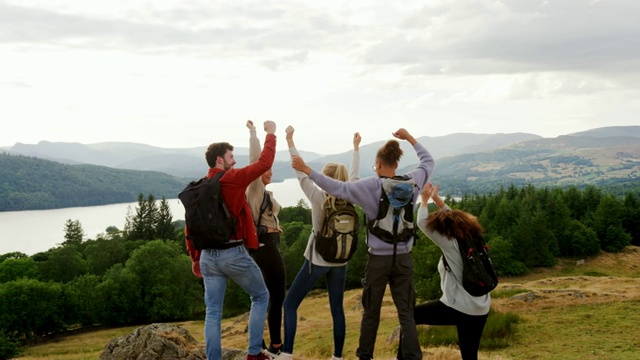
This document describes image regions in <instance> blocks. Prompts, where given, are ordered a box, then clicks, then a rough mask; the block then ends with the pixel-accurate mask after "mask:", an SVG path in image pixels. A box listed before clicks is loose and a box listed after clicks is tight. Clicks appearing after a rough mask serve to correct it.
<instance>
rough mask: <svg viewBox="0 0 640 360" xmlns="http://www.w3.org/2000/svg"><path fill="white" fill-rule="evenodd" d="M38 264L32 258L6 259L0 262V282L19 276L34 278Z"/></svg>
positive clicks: (36, 275)
mask: <svg viewBox="0 0 640 360" xmlns="http://www.w3.org/2000/svg"><path fill="white" fill-rule="evenodd" d="M37 277H38V266H37V264H36V262H35V261H34V260H33V259H32V258H23V259H7V260H5V261H3V262H0V283H5V282H9V281H13V280H17V279H20V278H28V279H36V278H37Z"/></svg>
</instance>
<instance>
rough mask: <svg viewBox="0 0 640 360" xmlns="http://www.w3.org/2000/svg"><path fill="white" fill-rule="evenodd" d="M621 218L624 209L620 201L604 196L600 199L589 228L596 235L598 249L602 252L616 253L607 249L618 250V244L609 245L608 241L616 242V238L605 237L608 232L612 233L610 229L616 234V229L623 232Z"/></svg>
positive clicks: (612, 236) (610, 196)
mask: <svg viewBox="0 0 640 360" xmlns="http://www.w3.org/2000/svg"><path fill="white" fill-rule="evenodd" d="M623 216H624V208H623V206H622V203H621V202H620V201H618V200H617V199H616V198H615V197H613V196H612V195H604V196H602V197H601V199H600V203H599V204H598V206H597V207H596V208H595V211H594V212H593V220H592V222H591V224H592V225H591V228H592V229H593V230H595V232H596V234H598V239H600V248H602V249H603V250H605V251H616V250H607V249H617V248H618V246H619V244H612V243H609V240H613V241H614V242H617V241H618V236H614V235H611V236H610V237H607V233H608V232H609V231H612V230H610V229H611V228H615V229H616V230H615V232H616V233H617V229H618V228H620V229H622V231H623V232H624V229H623V227H622V219H623ZM612 234H613V233H612Z"/></svg>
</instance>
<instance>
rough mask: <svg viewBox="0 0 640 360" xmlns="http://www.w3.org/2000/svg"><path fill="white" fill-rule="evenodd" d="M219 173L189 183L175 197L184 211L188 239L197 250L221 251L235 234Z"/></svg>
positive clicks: (234, 221) (222, 172)
mask: <svg viewBox="0 0 640 360" xmlns="http://www.w3.org/2000/svg"><path fill="white" fill-rule="evenodd" d="M223 174H224V171H220V172H218V173H217V174H215V175H214V176H213V177H212V178H206V177H204V178H202V179H200V180H196V181H191V182H190V183H189V184H188V185H187V186H186V187H185V188H184V190H182V191H181V192H180V194H178V198H179V199H180V202H182V205H183V206H184V209H185V214H184V218H185V223H186V226H187V231H188V235H187V239H188V240H191V242H192V244H193V247H194V248H195V249H197V250H202V249H215V248H222V246H221V245H223V244H225V243H227V242H229V239H230V238H231V234H232V233H233V232H234V231H235V225H236V219H234V218H233V217H232V216H231V214H230V213H229V210H228V209H227V205H226V204H225V203H224V199H223V198H222V194H221V192H220V178H221V177H222V175H223Z"/></svg>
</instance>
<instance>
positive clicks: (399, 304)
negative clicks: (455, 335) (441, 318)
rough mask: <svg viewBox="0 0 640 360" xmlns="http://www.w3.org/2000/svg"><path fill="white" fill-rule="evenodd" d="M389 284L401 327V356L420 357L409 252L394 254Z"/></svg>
mask: <svg viewBox="0 0 640 360" xmlns="http://www.w3.org/2000/svg"><path fill="white" fill-rule="evenodd" d="M389 286H390V288H391V296H392V297H393V302H394V304H395V305H396V310H397V312H398V320H399V322H400V327H401V329H402V342H401V344H400V346H401V349H402V350H401V351H402V356H403V358H404V359H412V360H413V359H422V350H421V349H420V343H419V342H418V330H417V329H416V322H415V320H414V307H415V301H416V294H415V289H414V287H413V261H412V259H411V254H398V255H397V256H396V260H395V263H394V264H393V270H392V271H391V279H390V281H389Z"/></svg>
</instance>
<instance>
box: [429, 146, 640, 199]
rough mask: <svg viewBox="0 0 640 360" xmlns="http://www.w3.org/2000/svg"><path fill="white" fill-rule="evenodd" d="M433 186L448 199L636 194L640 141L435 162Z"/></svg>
mask: <svg viewBox="0 0 640 360" xmlns="http://www.w3.org/2000/svg"><path fill="white" fill-rule="evenodd" d="M432 181H433V182H436V183H441V184H446V189H444V190H445V191H446V192H447V193H450V194H464V193H475V192H477V193H487V192H495V191H496V190H497V189H498V188H499V186H503V187H509V185H511V184H515V185H517V186H521V185H525V184H533V185H534V186H536V187H543V186H549V187H556V186H560V187H568V186H577V187H584V186H586V185H594V186H598V187H600V188H602V189H603V190H605V191H609V192H612V193H615V194H618V195H620V194H625V193H626V192H628V191H636V192H637V191H638V189H639V188H640V140H639V139H638V138H635V137H616V138H588V137H572V136H561V137H558V138H555V139H541V140H534V141H525V142H521V143H518V144H513V145H510V146H507V147H505V148H502V149H499V150H495V151H490V152H481V153H473V154H464V155H459V156H455V157H448V158H444V159H441V160H439V161H438V162H437V165H436V171H435V172H434V175H433V178H432Z"/></svg>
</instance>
